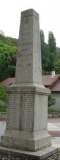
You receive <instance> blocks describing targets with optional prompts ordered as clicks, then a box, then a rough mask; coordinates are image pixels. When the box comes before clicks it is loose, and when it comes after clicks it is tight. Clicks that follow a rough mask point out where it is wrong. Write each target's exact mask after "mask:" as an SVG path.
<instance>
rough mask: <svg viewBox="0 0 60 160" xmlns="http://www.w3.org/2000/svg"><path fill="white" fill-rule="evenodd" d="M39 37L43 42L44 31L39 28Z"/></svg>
mask: <svg viewBox="0 0 60 160" xmlns="http://www.w3.org/2000/svg"><path fill="white" fill-rule="evenodd" d="M40 39H41V43H44V41H45V37H44V31H43V30H40Z"/></svg>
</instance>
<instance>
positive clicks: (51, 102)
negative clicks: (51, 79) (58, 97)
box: [48, 94, 55, 107]
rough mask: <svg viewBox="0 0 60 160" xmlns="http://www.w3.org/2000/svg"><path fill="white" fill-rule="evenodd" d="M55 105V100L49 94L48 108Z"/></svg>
mask: <svg viewBox="0 0 60 160" xmlns="http://www.w3.org/2000/svg"><path fill="white" fill-rule="evenodd" d="M54 104H55V98H54V97H53V96H52V94H49V96H48V107H50V106H52V105H54Z"/></svg>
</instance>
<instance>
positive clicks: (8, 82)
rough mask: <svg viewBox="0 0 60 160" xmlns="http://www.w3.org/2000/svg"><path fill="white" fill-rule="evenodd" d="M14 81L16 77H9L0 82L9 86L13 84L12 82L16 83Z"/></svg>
mask: <svg viewBox="0 0 60 160" xmlns="http://www.w3.org/2000/svg"><path fill="white" fill-rule="evenodd" d="M14 81H15V78H7V79H5V80H4V81H2V82H1V83H0V84H3V85H4V86H6V87H7V86H9V85H11V84H12V83H14Z"/></svg>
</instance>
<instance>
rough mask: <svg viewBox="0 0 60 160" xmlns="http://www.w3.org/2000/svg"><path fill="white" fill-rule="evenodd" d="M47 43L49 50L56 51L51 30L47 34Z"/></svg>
mask: <svg viewBox="0 0 60 160" xmlns="http://www.w3.org/2000/svg"><path fill="white" fill-rule="evenodd" d="M48 45H49V50H50V52H52V53H56V40H55V37H54V34H53V32H51V31H50V32H49V34H48Z"/></svg>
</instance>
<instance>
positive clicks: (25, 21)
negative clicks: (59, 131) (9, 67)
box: [1, 9, 51, 155]
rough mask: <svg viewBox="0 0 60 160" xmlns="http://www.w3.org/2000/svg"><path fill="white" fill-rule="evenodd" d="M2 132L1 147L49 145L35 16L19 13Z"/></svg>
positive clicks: (33, 149) (29, 149) (30, 149)
mask: <svg viewBox="0 0 60 160" xmlns="http://www.w3.org/2000/svg"><path fill="white" fill-rule="evenodd" d="M7 93H8V103H7V120H6V130H5V133H4V135H3V136H2V137H1V146H3V147H7V148H14V149H18V150H20V151H23V153H25V151H26V153H27V154H28V153H30V155H31V153H33V152H34V153H37V151H39V150H41V149H43V148H47V147H49V146H51V136H50V135H49V134H48V131H47V117H48V114H47V112H48V111H47V110H48V94H49V93H50V91H49V89H46V88H45V87H44V86H43V85H42V67H41V44H40V28H39V15H38V13H37V12H36V11H35V10H33V9H29V10H26V11H23V12H21V21H20V31H19V42H18V53H17V63H16V74H15V83H14V84H12V85H11V86H10V87H7Z"/></svg>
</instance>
